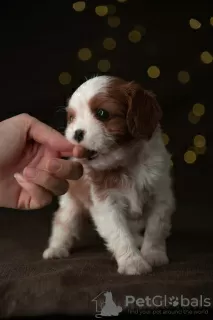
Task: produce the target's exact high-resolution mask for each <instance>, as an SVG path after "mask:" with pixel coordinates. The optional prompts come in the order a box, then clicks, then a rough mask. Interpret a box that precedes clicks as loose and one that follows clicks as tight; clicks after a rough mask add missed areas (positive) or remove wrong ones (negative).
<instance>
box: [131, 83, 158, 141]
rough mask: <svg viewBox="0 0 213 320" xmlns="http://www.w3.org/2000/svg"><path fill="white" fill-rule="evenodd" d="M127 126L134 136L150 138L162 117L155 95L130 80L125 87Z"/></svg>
mask: <svg viewBox="0 0 213 320" xmlns="http://www.w3.org/2000/svg"><path fill="white" fill-rule="evenodd" d="M127 94H128V112H127V126H128V130H129V132H130V134H131V135H132V136H133V137H135V138H143V139H146V140H148V139H150V138H151V137H152V134H153V133H154V131H155V129H156V127H157V125H158V123H159V121H160V120H161V117H162V111H161V108H160V106H159V104H158V102H157V100H156V98H155V96H154V95H153V94H152V93H150V92H148V91H146V90H144V89H143V88H142V87H141V86H140V85H139V84H137V83H134V82H131V83H129V84H128V87H127Z"/></svg>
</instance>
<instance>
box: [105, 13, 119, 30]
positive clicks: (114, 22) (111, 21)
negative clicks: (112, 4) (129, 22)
mask: <svg viewBox="0 0 213 320" xmlns="http://www.w3.org/2000/svg"><path fill="white" fill-rule="evenodd" d="M120 23H121V20H120V18H119V17H116V16H113V17H108V25H109V26H110V27H111V28H117V27H118V26H119V25H120Z"/></svg>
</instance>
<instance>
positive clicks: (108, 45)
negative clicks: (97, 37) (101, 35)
mask: <svg viewBox="0 0 213 320" xmlns="http://www.w3.org/2000/svg"><path fill="white" fill-rule="evenodd" d="M103 47H104V48H105V49H107V50H114V49H115V48H116V41H115V40H114V39H113V38H106V39H104V41H103Z"/></svg>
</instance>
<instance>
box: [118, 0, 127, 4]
mask: <svg viewBox="0 0 213 320" xmlns="http://www.w3.org/2000/svg"><path fill="white" fill-rule="evenodd" d="M117 1H118V2H120V3H124V2H127V0H117Z"/></svg>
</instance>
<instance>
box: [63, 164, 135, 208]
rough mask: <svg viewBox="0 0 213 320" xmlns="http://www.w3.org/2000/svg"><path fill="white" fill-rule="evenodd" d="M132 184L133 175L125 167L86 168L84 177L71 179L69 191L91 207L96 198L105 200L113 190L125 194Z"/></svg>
mask: <svg viewBox="0 0 213 320" xmlns="http://www.w3.org/2000/svg"><path fill="white" fill-rule="evenodd" d="M131 185H132V180H131V177H130V176H129V175H128V172H127V170H125V169H123V168H117V169H113V170H101V171H98V170H94V169H88V168H85V170H84V175H83V177H82V178H80V179H79V180H77V181H69V193H70V195H71V196H72V198H75V199H76V200H77V201H78V202H81V203H82V204H83V205H84V206H85V207H86V208H88V209H89V208H90V207H91V206H92V205H93V204H94V198H96V199H99V200H104V199H105V198H106V197H107V196H109V195H110V194H112V193H113V192H116V193H117V194H119V193H121V194H123V195H124V194H125V193H126V192H127V190H128V189H129V188H130V187H131Z"/></svg>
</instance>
